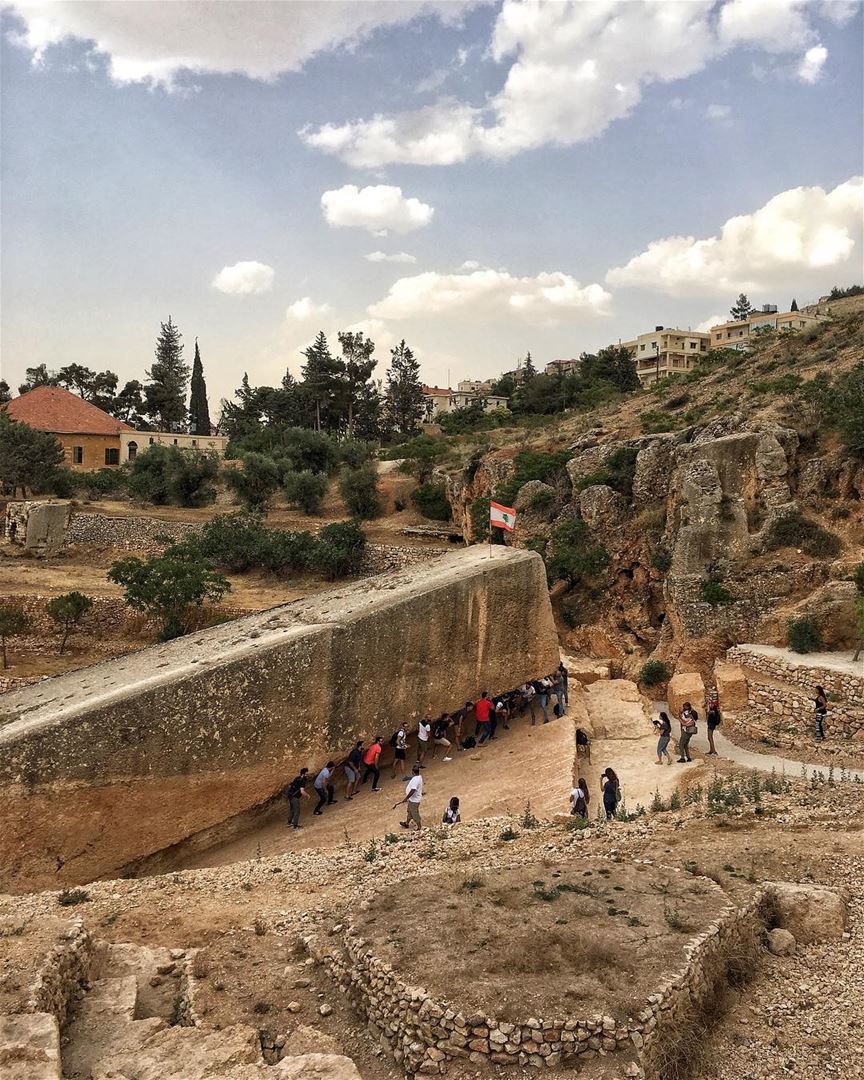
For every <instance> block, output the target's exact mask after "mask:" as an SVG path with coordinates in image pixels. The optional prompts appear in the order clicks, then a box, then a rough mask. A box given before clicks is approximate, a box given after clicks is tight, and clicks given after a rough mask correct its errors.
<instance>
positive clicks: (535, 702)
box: [283, 662, 569, 829]
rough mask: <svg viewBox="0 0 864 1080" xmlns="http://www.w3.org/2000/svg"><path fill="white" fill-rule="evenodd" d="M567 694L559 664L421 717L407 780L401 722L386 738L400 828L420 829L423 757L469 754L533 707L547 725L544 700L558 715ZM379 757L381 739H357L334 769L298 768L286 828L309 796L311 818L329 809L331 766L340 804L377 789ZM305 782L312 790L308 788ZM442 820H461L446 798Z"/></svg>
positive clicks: (289, 790)
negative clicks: (341, 784)
mask: <svg viewBox="0 0 864 1080" xmlns="http://www.w3.org/2000/svg"><path fill="white" fill-rule="evenodd" d="M568 691H569V683H568V671H567V668H566V666H565V665H564V663H563V662H562V663H561V664H559V666H558V669H557V670H556V671H554V672H553V673H552V674H551V675H549V676H546V677H544V678H542V679H535V680H532V681H531V682H526V683H523V684H522V685H521V686H518V687H517V688H516V689H515V690H510V691H508V692H507V693H506V694H498V695H497V696H495V697H490V696H489V692H488V691H487V690H484V691H483V692H482V693H481V695H480V697H479V698H478V699H477V700H476V701H466V702H465V704H464V705H463V707H462V708H461V709H458V710H457V711H456V712H454V713H441V715H440V716H439V717H438V718H437V719H433V717H432V715H431V713H426V715H425V716H424V717H423V718H422V719H421V720H420V722H419V724H418V725H417V747H416V760H415V762H414V763H413V765H412V766H411V773H410V776H409V775H406V768H407V761H408V751H409V742H410V735H409V731H408V728H407V726H406V724H405V723H404V722H403V723H401V724H400V725H399V727H398V728H397V729H396V731H395V732H394V733H393V735H392V736H391V737H390V740H389V745H390V747H391V748H392V750H393V760H392V764H391V778H392V779H394V780H396V779H399V780H401V781H403V782H404V783H405V796H404V798H402V799H400V800H399V801H398V802H397V803H395V804H394V807H393V809H394V810H395V809H396V808H397V807H399V806H403V805H404V806H405V811H406V817H405V820H404V821H401V822H400V825H401V826H402V828H404V829H410V828H411V827H412V826H414V827H415V828H417V829H419V828H420V827H421V820H420V803H421V802H422V799H423V776H422V770H423V769H425V768H426V767H427V761H428V760H429V759H432V758H435V756H436V755H437V752H438V750H439V749H440V750H441V753H442V761H452V760H453V753H454V751H457V752H462V751H464V750H473V749H475V748H476V747H481V746H484V745H486V744H487V743H488V742H490V741H491V740H493V739H496V738H497V737H498V736H497V732H498V728H499V726H500V727H502V728H504V729H505V730H507V729H509V727H510V721H511V720H513V719H514V718H515V717H517V716H524V715H525V714H526V713H528V714H529V715H530V717H531V724H532V725H534V724H536V723H537V714H538V707H539V714H540V716H542V719H543V723H544V724H547V723H548V722H549V703H550V701H552V700H553V699H554V704H553V706H552V710H553V713H554V715H555V716H563V715H564V713H565V711H566V709H567V703H568V700H569V693H568ZM383 753H384V739H383V737H382V736H381V735H376V736H375V738H374V739H373V740H372V741H371V742H370V743H369V744H368V746H367V745H366V742H365V740H363V739H358V740H357V741H356V742H355V743H354V746H353V747H352V749H351V750H350V751H349V753H348V755H347V756H346V758H345V759H344V761H342V762H341V763H340V765H339V766H337V764H336V762H335V761H333V760H331V761H328V762H327V763H326V764H325V765H324V766H323V767H322V768H321V769H320V770H319V771H318V773H317V774H316V775H315V776H314V778H313V777H312V776H311V774H310V772H309V770H308V769H305V768H304V769H301V770H300V772H299V773H298V774H297V776H295V777H294V779H293V780H292V781H291V782H290V783H289V784H288V785H287V786H286V787H285V789H284V792H283V794H284V796H285V798H286V799H287V801H288V804H289V806H290V808H291V816H290V819H289V822H288V824H289V825H290V826H291V828H293V829H299V828H300V827H301V826H300V808H301V806H302V803H303V800H304V799H307V798H311V797H312V792H314V794H315V796H317V800H318V801H317V803H316V805H315V809H314V810H313V811H312V812H313V814H314V815H315V816H317V817H320V816H321V815H322V814H323V813H324V810H325V808H326V807H328V806H332V805H333V803H334V802H335V801H336V788H335V785H334V783H333V776H334V773H335V772H336V770H337V768H341V769H342V771H343V773H344V776H345V795H344V799H345V801H346V802H351V801H352V799H354V798H355V796H357V795H358V794H359V793H360V791H361V790H362V789H363V787H364V786H365V785H366V784H367V783H368V782H369V781H370V780H371V781H372V788H371V790H372V791H374V792H379V791H381V790H382V788H381V767H382V762H381V758H382V755H383ZM310 781H311V788H312V792H310V791H309V790H308V788H309V787H310ZM442 820H443V823H444V824H446V825H454V824H456V823H457V822H458V821H460V820H461V818H460V812H459V799H458V798H457V797H456V796H454V797H453V798H452V799H451V800H450V803H449V805H448V807H447V809H446V810H445V811H444V817H443V819H442Z"/></svg>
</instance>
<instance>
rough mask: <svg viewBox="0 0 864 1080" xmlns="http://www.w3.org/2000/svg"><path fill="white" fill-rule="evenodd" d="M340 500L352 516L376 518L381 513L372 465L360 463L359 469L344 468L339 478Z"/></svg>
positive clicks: (376, 480)
mask: <svg viewBox="0 0 864 1080" xmlns="http://www.w3.org/2000/svg"><path fill="white" fill-rule="evenodd" d="M339 493H340V494H341V496H342V501H343V502H344V503H345V505H346V507H347V508H348V510H349V511H350V512H351V513H352V514H353V515H354V517H357V518H361V519H364V520H365V519H369V518H376V517H378V516H379V515H380V514H381V499H380V496H379V495H378V472H377V470H376V469H375V466H374V465H362V466H361V467H360V468H359V469H344V470H343V472H342V476H341V477H340V479H339Z"/></svg>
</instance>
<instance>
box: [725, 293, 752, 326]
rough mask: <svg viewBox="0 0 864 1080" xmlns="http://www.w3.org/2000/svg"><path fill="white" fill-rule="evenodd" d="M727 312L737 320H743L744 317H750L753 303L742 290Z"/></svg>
mask: <svg viewBox="0 0 864 1080" xmlns="http://www.w3.org/2000/svg"><path fill="white" fill-rule="evenodd" d="M729 314H730V315H731V316H732V318H733V319H735V320H736V321H737V322H744V321H745V320H746V319H749V318H750V316H751V315H752V314H753V305H752V304H751V303H750V301H749V300H748V299H747V296H746V294H745V293H743V292H742V293H739V294H738V299H737V300H736V301H735V303H734V304H733V305H732V307H731V308H730V309H729Z"/></svg>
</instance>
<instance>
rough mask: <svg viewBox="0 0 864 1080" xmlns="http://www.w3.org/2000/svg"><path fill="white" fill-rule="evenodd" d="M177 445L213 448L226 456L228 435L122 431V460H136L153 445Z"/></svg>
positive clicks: (205, 448) (185, 447)
mask: <svg viewBox="0 0 864 1080" xmlns="http://www.w3.org/2000/svg"><path fill="white" fill-rule="evenodd" d="M154 445H155V446H176V447H178V448H179V449H180V450H211V451H215V452H216V453H217V454H218V455H219V457H225V447H226V446H227V445H228V436H227V435H185V434H182V433H177V432H173V431H121V432H120V460H121V462H122V461H134V460H135V458H136V456H137V455H138V454H142V453H143V452H144V451H145V450H149V449H150V447H151V446H154Z"/></svg>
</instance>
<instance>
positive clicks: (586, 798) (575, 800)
mask: <svg viewBox="0 0 864 1080" xmlns="http://www.w3.org/2000/svg"><path fill="white" fill-rule="evenodd" d="M590 801H591V796H590V795H589V794H588V782H587V781H586V780H585V778H584V777H582V776H580V777H579V779H578V780H577V781H576V787H574V788H573V790H572V791H571V792H570V813H571V814H572V815H573V817H581V818H582V819H583V821H587V820H588V803H589V802H590Z"/></svg>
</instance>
